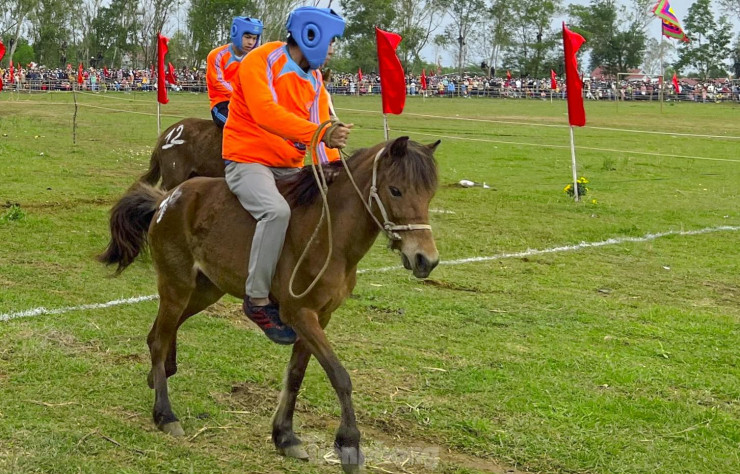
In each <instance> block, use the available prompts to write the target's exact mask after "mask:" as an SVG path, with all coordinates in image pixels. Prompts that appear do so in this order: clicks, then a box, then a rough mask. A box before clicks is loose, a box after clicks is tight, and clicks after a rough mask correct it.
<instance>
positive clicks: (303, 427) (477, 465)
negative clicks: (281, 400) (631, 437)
mask: <svg viewBox="0 0 740 474" xmlns="http://www.w3.org/2000/svg"><path fill="white" fill-rule="evenodd" d="M213 396H214V398H215V399H216V400H217V401H219V402H221V403H224V404H225V405H228V406H229V407H231V409H232V410H234V411H235V412H238V413H245V412H249V413H253V414H255V415H259V416H271V415H272V413H273V412H274V410H275V403H276V401H277V399H278V396H279V390H276V389H273V388H269V387H266V386H264V385H261V384H258V383H255V382H244V383H241V384H237V385H234V386H233V387H232V389H231V393H229V394H213ZM296 412H297V415H296V420H295V421H296V426H297V429H296V434H297V435H298V436H299V437H300V438H301V439H302V441H303V443H304V446H305V448H306V450H307V451H308V453H309V456H311V459H312V461H313V462H318V463H320V464H329V465H332V464H338V463H339V460H338V459H337V458H336V455H335V454H334V449H333V443H334V438H333V436H334V432H335V430H336V428H337V425H338V424H339V418H338V417H334V416H330V415H327V414H324V413H319V412H318V411H317V410H316V409H315V408H314V407H312V406H311V405H308V404H306V403H303V402H301V400H300V398H299V400H298V403H297V405H296ZM298 427H299V428H298ZM358 427H359V428H360V431H361V432H362V446H363V452H364V454H365V457H366V461H365V464H366V466H367V468H368V469H367V471H368V472H394V473H395V472H399V473H427V472H448V471H451V470H454V469H459V468H465V469H470V470H474V471H478V472H493V473H501V474H504V473H505V474H509V473H511V474H517V473H520V472H521V471H518V470H516V469H512V468H509V467H506V466H503V465H502V464H500V463H498V462H496V461H495V460H493V459H488V458H481V457H476V456H472V455H469V454H464V453H459V452H456V451H453V450H452V449H451V448H449V447H447V446H445V445H444V444H443V443H440V442H438V441H437V440H433V439H426V438H425V437H424V436H423V435H420V433H419V429H420V427H418V426H416V425H414V424H413V423H411V422H409V421H406V420H403V419H401V418H399V417H398V416H397V415H395V410H394V412H391V413H387V414H386V415H384V416H382V417H373V418H364V417H361V416H360V417H358Z"/></svg>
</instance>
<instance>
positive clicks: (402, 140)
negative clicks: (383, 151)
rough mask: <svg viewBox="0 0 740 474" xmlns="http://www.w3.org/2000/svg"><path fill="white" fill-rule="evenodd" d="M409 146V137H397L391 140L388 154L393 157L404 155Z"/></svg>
mask: <svg viewBox="0 0 740 474" xmlns="http://www.w3.org/2000/svg"><path fill="white" fill-rule="evenodd" d="M408 146H409V137H398V138H396V139H395V140H393V143H392V144H391V149H390V155H391V156H394V157H403V156H406V150H407V149H408Z"/></svg>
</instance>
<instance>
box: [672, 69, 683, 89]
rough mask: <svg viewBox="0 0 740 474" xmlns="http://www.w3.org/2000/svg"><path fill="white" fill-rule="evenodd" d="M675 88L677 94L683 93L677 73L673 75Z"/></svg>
mask: <svg viewBox="0 0 740 474" xmlns="http://www.w3.org/2000/svg"><path fill="white" fill-rule="evenodd" d="M673 88H674V89H675V90H676V94H680V93H681V86H680V85H679V84H678V78H676V73H675V72H674V73H673Z"/></svg>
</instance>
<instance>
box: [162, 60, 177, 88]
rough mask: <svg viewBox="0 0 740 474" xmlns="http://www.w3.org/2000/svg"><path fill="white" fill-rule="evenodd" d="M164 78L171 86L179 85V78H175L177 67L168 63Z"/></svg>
mask: <svg viewBox="0 0 740 474" xmlns="http://www.w3.org/2000/svg"><path fill="white" fill-rule="evenodd" d="M164 78H165V79H166V80H167V82H169V83H170V84H177V78H176V77H175V67H174V66H173V65H172V63H167V72H166V73H165V76H164Z"/></svg>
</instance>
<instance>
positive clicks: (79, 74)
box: [77, 63, 85, 84]
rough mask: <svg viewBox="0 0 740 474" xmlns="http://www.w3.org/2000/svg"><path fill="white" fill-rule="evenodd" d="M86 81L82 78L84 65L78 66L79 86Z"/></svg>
mask: <svg viewBox="0 0 740 474" xmlns="http://www.w3.org/2000/svg"><path fill="white" fill-rule="evenodd" d="M84 80H85V79H84V78H83V77H82V63H80V65H79V66H77V84H82V82H83V81H84Z"/></svg>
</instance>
